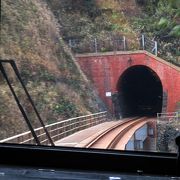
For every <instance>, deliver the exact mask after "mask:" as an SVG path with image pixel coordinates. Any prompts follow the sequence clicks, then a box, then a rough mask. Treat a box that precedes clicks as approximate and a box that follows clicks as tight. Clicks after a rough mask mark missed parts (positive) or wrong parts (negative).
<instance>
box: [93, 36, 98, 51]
mask: <svg viewBox="0 0 180 180" xmlns="http://www.w3.org/2000/svg"><path fill="white" fill-rule="evenodd" d="M94 47H95V52H96V53H97V51H98V50H97V39H96V38H95V39H94Z"/></svg>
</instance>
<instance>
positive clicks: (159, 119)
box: [0, 0, 180, 153]
mask: <svg viewBox="0 0 180 180" xmlns="http://www.w3.org/2000/svg"><path fill="white" fill-rule="evenodd" d="M179 7H180V4H179V1H178V0H177V1H176V0H175V1H173V2H172V1H163V0H157V1H148V2H147V1H127V2H125V1H123V0H122V1H121V0H119V1H115V0H113V1H112V0H106V1H105V0H102V1H98V0H90V1H74V0H69V1H66V0H59V1H57V0H51V1H49V0H46V1H41V0H34V1H21V0H16V1H11V0H6V1H2V3H1V11H2V12H1V47H0V143H17V144H36V145H50V146H54V145H55V146H68V147H82V148H98V149H115V150H133V151H155V152H169V153H176V152H177V146H176V144H175V137H176V136H178V135H179V134H180V68H179V67H180V61H179V51H180V49H179V38H180V33H179V32H180V28H179V27H180V25H179V20H178V19H179V15H178V10H179Z"/></svg>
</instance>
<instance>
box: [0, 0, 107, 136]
mask: <svg viewBox="0 0 180 180" xmlns="http://www.w3.org/2000/svg"><path fill="white" fill-rule="evenodd" d="M1 10H2V16H1V46H0V58H2V59H14V60H15V61H16V63H17V65H18V68H19V70H20V73H21V76H22V78H23V81H24V83H25V84H26V86H27V88H28V91H29V93H30V95H31V96H32V98H33V100H34V102H35V104H36V107H37V109H38V111H39V112H40V115H41V117H42V119H43V120H44V122H45V123H46V124H49V123H52V122H56V121H57V120H60V119H67V118H70V117H75V116H79V115H85V114H89V113H93V112H98V111H100V110H102V109H104V105H103V104H102V103H101V101H100V100H99V99H98V96H97V95H96V93H95V92H94V90H92V87H91V85H90V84H89V82H88V81H87V80H86V78H85V77H84V75H83V74H82V72H81V71H80V69H79V68H78V66H77V64H76V63H75V61H74V59H73V56H72V54H71V52H70V51H69V49H68V48H67V46H66V45H65V44H64V41H63V40H62V38H61V32H60V27H59V24H58V22H57V21H56V19H55V17H54V15H53V13H52V12H51V10H50V9H49V8H48V6H47V4H46V3H45V2H44V1H42V0H33V1H30V0H16V1H12V0H6V1H2V2H1ZM6 68H7V72H8V74H9V76H10V79H11V82H12V84H13V86H14V87H15V90H16V92H17V94H18V96H19V98H20V101H21V103H22V105H23V106H24V107H25V109H26V112H27V113H28V116H29V117H30V119H31V121H32V122H33V124H34V127H38V126H39V124H38V122H37V119H36V118H35V114H34V113H33V111H32V107H31V106H30V104H29V103H28V101H27V99H26V97H25V95H24V93H23V91H22V88H21V86H20V84H19V83H17V80H16V78H15V75H14V74H13V72H12V70H11V69H10V67H6ZM25 130H27V127H26V124H25V123H24V121H23V118H22V116H21V114H20V112H19V110H18V108H17V106H16V104H15V102H14V99H13V97H12V95H11V93H10V91H9V89H8V87H7V85H6V83H5V82H4V81H3V78H2V75H1V74H0V139H3V138H5V137H9V136H12V135H14V134H18V133H20V132H24V131H25Z"/></svg>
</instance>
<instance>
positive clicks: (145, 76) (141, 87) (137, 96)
mask: <svg viewBox="0 0 180 180" xmlns="http://www.w3.org/2000/svg"><path fill="white" fill-rule="evenodd" d="M117 90H118V93H117V94H118V95H117V101H118V103H116V104H118V105H117V107H116V108H115V109H116V112H115V113H116V116H117V113H118V115H121V116H122V117H129V116H144V115H145V116H155V115H156V113H159V112H161V110H162V94H163V88H162V84H161V81H160V79H159V77H158V76H157V74H156V73H155V72H154V71H153V70H152V69H150V68H149V67H146V66H133V67H130V68H129V69H127V70H126V71H125V72H124V73H123V74H122V76H121V77H120V79H119V81H118V84H117ZM117 108H118V109H117Z"/></svg>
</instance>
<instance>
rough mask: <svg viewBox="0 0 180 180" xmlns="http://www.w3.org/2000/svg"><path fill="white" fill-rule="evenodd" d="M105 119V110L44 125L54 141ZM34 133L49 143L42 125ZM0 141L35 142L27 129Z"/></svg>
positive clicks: (45, 143) (41, 141)
mask: <svg viewBox="0 0 180 180" xmlns="http://www.w3.org/2000/svg"><path fill="white" fill-rule="evenodd" d="M106 120H107V111H104V112H99V113H95V114H90V115H86V116H79V117H75V118H71V119H67V120H63V121H59V122H56V123H52V124H49V125H46V128H47V130H48V132H49V134H50V136H51V138H52V140H53V141H54V142H55V141H58V140H60V139H62V138H64V137H66V136H68V135H71V134H73V133H75V132H77V131H80V130H83V129H86V128H89V127H92V126H95V125H97V124H100V123H102V122H105V121H106ZM35 133H36V135H37V136H38V138H39V140H40V143H41V144H42V145H49V144H50V143H49V140H48V139H47V136H46V134H45V133H44V130H43V127H39V128H37V129H35ZM0 143H16V144H35V141H34V138H33V136H32V134H31V132H30V131H27V132H24V133H22V134H18V135H16V136H12V137H10V138H7V139H4V140H0Z"/></svg>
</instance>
